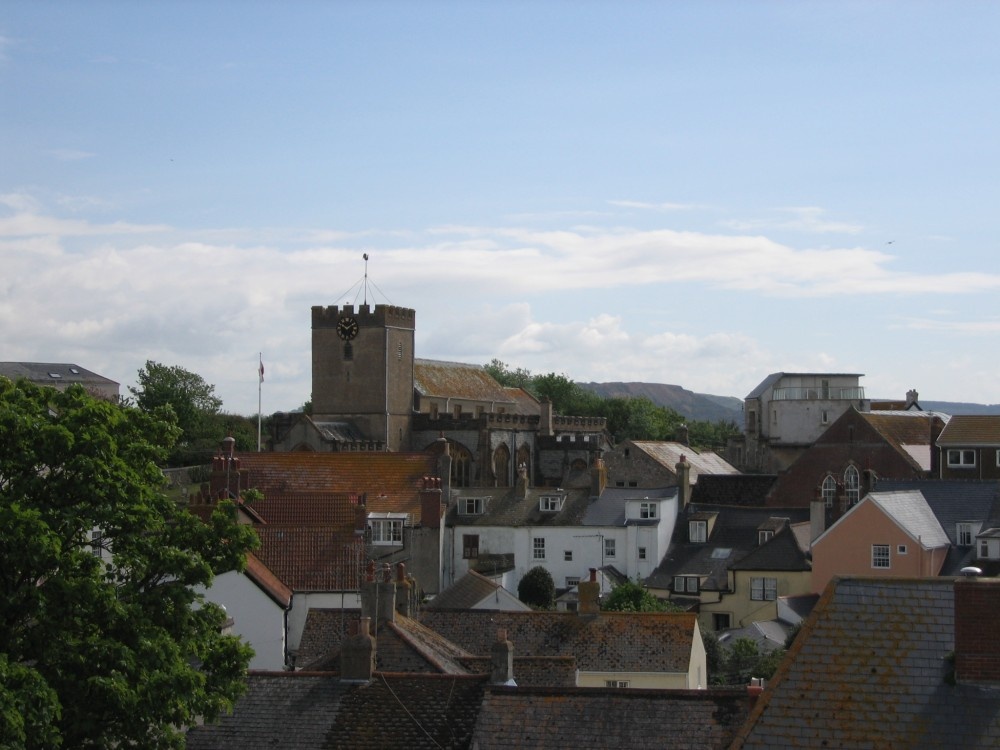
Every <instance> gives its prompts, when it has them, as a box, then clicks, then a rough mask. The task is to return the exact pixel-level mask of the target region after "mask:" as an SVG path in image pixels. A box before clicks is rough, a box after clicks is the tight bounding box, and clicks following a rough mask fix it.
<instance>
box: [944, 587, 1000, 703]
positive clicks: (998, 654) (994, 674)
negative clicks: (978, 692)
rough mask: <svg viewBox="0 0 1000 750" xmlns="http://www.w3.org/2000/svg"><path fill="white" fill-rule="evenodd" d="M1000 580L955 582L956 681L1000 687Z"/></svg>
mask: <svg viewBox="0 0 1000 750" xmlns="http://www.w3.org/2000/svg"><path fill="white" fill-rule="evenodd" d="M998 622H1000V579H997V578H988V579H986V578H959V579H957V580H956V581H955V680H956V681H957V682H961V683H966V684H976V685H989V686H991V687H996V686H997V685H998V684H1000V646H998V644H997V632H998V631H997V623H998Z"/></svg>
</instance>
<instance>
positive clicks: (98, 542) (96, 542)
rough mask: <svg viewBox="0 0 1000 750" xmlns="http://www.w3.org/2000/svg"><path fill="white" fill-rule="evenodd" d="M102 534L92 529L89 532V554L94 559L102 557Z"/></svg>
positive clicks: (98, 530) (99, 530)
mask: <svg viewBox="0 0 1000 750" xmlns="http://www.w3.org/2000/svg"><path fill="white" fill-rule="evenodd" d="M103 544H104V532H103V531H101V529H94V530H92V531H91V532H90V554H92V555H93V556H94V557H104V550H103Z"/></svg>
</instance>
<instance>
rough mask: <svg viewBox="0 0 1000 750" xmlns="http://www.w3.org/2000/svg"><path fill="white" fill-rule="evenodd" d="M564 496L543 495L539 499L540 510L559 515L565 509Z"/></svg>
mask: <svg viewBox="0 0 1000 750" xmlns="http://www.w3.org/2000/svg"><path fill="white" fill-rule="evenodd" d="M563 500H565V497H564V496H563V495H542V496H541V497H539V498H538V509H539V510H540V511H542V513H558V512H559V511H561V510H562V508H563Z"/></svg>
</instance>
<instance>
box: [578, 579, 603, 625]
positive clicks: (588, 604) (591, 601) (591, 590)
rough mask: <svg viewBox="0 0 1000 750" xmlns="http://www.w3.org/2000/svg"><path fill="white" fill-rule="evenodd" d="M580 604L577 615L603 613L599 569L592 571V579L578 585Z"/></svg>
mask: <svg viewBox="0 0 1000 750" xmlns="http://www.w3.org/2000/svg"><path fill="white" fill-rule="evenodd" d="M576 590H577V595H578V596H579V597H580V603H579V605H578V606H577V613H578V614H581V615H596V614H597V613H599V612H600V611H601V582H600V581H598V580H597V568H591V569H590V579H589V580H587V581H580V582H579V583H578V584H577V585H576Z"/></svg>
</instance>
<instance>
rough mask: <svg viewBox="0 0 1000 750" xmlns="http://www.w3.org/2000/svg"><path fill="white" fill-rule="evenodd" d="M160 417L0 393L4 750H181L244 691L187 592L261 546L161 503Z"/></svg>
mask: <svg viewBox="0 0 1000 750" xmlns="http://www.w3.org/2000/svg"><path fill="white" fill-rule="evenodd" d="M163 413H164V412H161V411H154V412H153V413H147V412H145V411H142V410H139V409H136V408H134V407H130V406H126V405H120V404H114V403H110V402H107V401H101V400H98V399H95V398H93V397H91V396H89V395H87V394H86V392H85V391H84V390H83V389H82V388H80V387H78V386H74V387H71V388H69V389H68V390H66V391H65V392H57V391H55V390H52V389H50V388H40V387H38V386H35V385H32V384H31V383H29V382H27V381H23V380H22V381H18V382H17V383H16V384H15V383H13V382H11V381H10V380H8V379H6V378H0V434H3V436H4V439H3V442H2V443H0V591H2V596H0V747H11V748H51V747H57V746H62V747H66V748H70V747H72V748H86V747H94V748H98V747H100V748H128V747H132V748H140V747H141V748H168V747H172V748H173V747H176V748H179V747H183V744H184V739H183V734H182V732H183V730H184V728H185V727H186V726H189V725H191V724H193V723H194V722H195V721H196V720H197V718H198V717H204V718H206V719H209V720H210V719H212V718H214V717H216V716H218V715H219V714H220V712H222V711H225V710H228V709H229V708H230V707H231V706H232V704H233V702H234V701H235V699H236V698H237V697H238V696H239V695H240V693H241V692H242V690H243V689H244V684H245V683H244V675H245V671H246V667H247V664H248V663H249V659H250V655H251V653H250V649H249V647H247V646H245V645H244V644H242V643H241V642H240V641H239V640H238V639H237V638H236V637H234V636H227V635H223V634H222V632H221V630H222V627H223V624H224V622H225V619H226V615H225V612H224V611H223V610H222V609H221V608H220V607H217V606H215V605H213V604H211V603H209V602H207V601H204V600H203V598H202V597H201V596H200V595H199V594H197V593H196V592H195V587H200V586H207V585H209V584H210V583H211V581H212V579H213V576H214V575H216V574H219V573H222V572H224V571H229V570H234V569H240V568H242V566H244V565H245V563H246V552H247V551H248V550H249V549H250V548H251V547H252V546H253V545H254V544H255V543H256V538H255V536H254V534H253V532H252V530H250V529H248V528H247V527H245V526H241V525H239V524H237V523H236V519H235V514H234V512H233V511H234V509H233V508H232V506H228V508H224V510H222V511H218V512H216V513H215V515H214V516H213V517H212V519H211V523H203V522H202V521H200V520H198V519H196V518H195V517H194V516H192V515H191V514H189V513H188V512H187V511H186V510H183V509H180V508H178V507H177V506H176V505H175V504H174V503H173V502H171V501H170V500H168V499H167V498H166V497H165V496H164V494H163V492H162V486H163V475H162V472H161V471H160V469H159V468H158V466H157V462H158V461H160V460H162V458H163V455H164V452H165V450H166V447H167V446H168V445H170V444H171V443H172V441H173V440H174V438H175V436H176V427H174V426H173V425H172V423H171V422H170V421H165V420H164V419H162V418H160V417H161V416H162V414H163Z"/></svg>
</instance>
